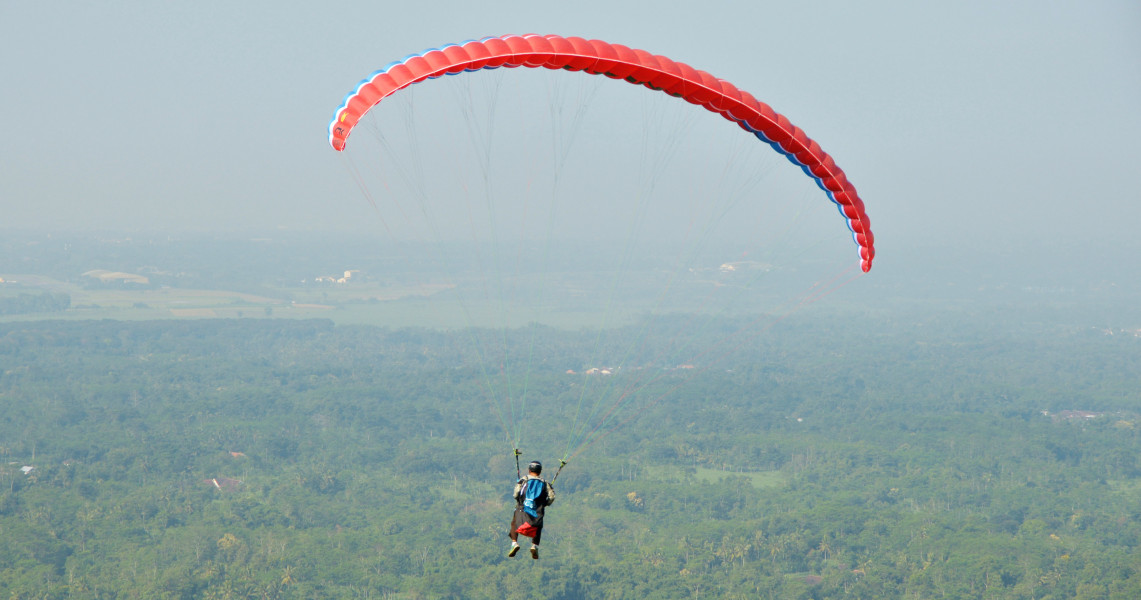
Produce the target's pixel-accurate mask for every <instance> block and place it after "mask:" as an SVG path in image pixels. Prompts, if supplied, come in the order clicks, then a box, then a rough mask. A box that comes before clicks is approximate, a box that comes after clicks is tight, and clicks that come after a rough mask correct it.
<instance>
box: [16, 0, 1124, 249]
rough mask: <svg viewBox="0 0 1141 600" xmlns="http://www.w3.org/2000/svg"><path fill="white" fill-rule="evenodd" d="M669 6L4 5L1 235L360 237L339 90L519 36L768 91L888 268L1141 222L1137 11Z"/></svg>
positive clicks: (840, 4)
mask: <svg viewBox="0 0 1141 600" xmlns="http://www.w3.org/2000/svg"><path fill="white" fill-rule="evenodd" d="M671 6H672V7H671V8H665V7H664V5H663V4H662V3H647V2H623V1H617V2H616V1H614V0H606V1H600V0H578V1H576V2H574V3H551V2H502V1H496V0H488V1H483V2H458V1H451V0H437V1H435V2H423V3H417V2H403V3H395V2H378V1H362V2H342V3H333V2H306V3H302V2H296V1H281V0H274V1H266V2H216V1H209V0H198V1H196V2H178V3H175V2H151V1H129V0H128V1H119V2H51V1H27V2H21V1H16V0H0V77H2V79H0V206H2V208H3V217H2V218H0V228H21V229H27V228H34V229H49V230H50V229H76V228H89V229H90V228H108V227H114V228H124V227H125V228H131V229H170V228H183V227H189V228H194V229H211V228H225V229H242V228H247V227H249V228H262V227H284V228H289V229H305V228H310V227H316V228H322V229H336V228H339V227H351V224H352V223H353V222H355V219H354V217H355V216H356V214H357V213H354V212H353V211H356V210H359V209H360V207H361V206H362V203H361V201H360V194H359V192H358V191H357V190H356V188H355V187H354V185H353V183H352V181H351V179H350V178H349V177H347V176H346V172H345V169H344V168H343V165H342V164H340V163H339V158H338V156H336V153H335V152H333V151H332V150H331V149H330V148H329V146H328V144H327V141H326V135H327V134H326V126H327V123H328V120H329V118H330V117H331V115H332V112H333V110H334V109H335V108H336V106H337V105H338V104H339V103H340V101H341V99H342V97H343V96H344V94H345V93H347V92H348V91H349V90H350V89H351V88H352V87H353V86H354V85H355V84H356V82H357V81H358V80H360V79H361V78H363V77H364V76H365V75H367V74H368V73H369V72H371V71H373V70H375V69H377V68H380V67H381V66H383V65H385V64H386V63H388V62H390V61H392V60H395V59H398V58H401V57H403V56H405V55H407V54H409V53H413V52H419V51H421V50H423V49H425V48H429V47H434V46H439V45H442V44H445V43H449V42H459V41H462V40H465V39H471V38H478V37H483V36H487V35H500V34H504V33H557V34H560V35H565V36H571V35H575V36H582V37H587V38H599V39H602V40H606V41H610V42H615V43H622V44H625V45H628V46H631V47H637V48H643V49H647V50H649V51H651V52H654V53H657V54H664V55H667V56H670V57H671V58H674V59H675V60H679V61H682V62H686V63H689V64H691V65H693V66H695V67H697V68H700V69H704V70H707V71H709V72H711V73H713V74H714V75H716V76H718V77H722V78H724V79H727V80H730V81H733V82H734V83H736V84H737V85H738V87H740V88H741V89H744V90H748V91H750V92H751V93H753V94H754V95H755V96H756V97H757V98H758V99H761V100H763V101H765V102H767V103H769V104H770V105H772V106H773V107H774V108H775V109H776V110H777V111H779V112H782V113H784V114H786V115H788V116H789V117H790V118H791V119H792V121H793V122H794V123H796V124H798V125H800V126H801V127H802V128H803V129H804V130H805V131H806V132H808V134H809V135H810V136H812V137H813V138H815V139H817V140H818V141H820V142H821V145H822V146H824V147H825V149H827V150H828V151H829V152H830V153H831V154H832V155H833V156H834V157H835V158H836V160H837V162H838V164H840V165H841V166H842V167H843V168H844V169H845V171H847V173H848V174H849V177H850V179H851V180H852V181H853V182H854V183H855V184H856V186H857V188H858V189H859V190H860V192H861V195H862V196H863V197H864V199H865V201H866V203H867V207H868V212H869V214H870V216H871V220H872V223H873V226H874V229H875V231H876V234H877V241H878V243H879V250H880V255H881V258H882V257H884V256H885V255H888V254H890V253H892V252H897V253H899V252H906V251H907V246H908V244H913V243H921V242H923V241H924V240H930V239H939V240H948V241H950V240H955V243H959V244H962V245H963V246H965V247H971V248H975V249H982V250H983V251H986V249H987V248H988V247H990V246H992V245H993V246H994V247H996V248H998V247H1003V245H1004V244H1011V243H1013V244H1016V245H1032V244H1041V245H1042V247H1043V252H1044V253H1047V254H1048V253H1049V252H1050V250H1049V248H1051V247H1056V246H1058V245H1059V244H1065V245H1072V244H1081V243H1083V241H1085V240H1089V241H1090V242H1094V241H1099V240H1104V239H1111V240H1114V239H1119V240H1129V239H1132V237H1133V236H1134V231H1135V229H1136V227H1137V224H1138V223H1139V222H1141V192H1138V189H1139V188H1138V185H1137V179H1138V176H1137V174H1138V167H1137V160H1136V159H1137V157H1138V156H1139V154H1141V153H1139V151H1138V150H1137V143H1138V140H1139V139H1141V116H1139V111H1138V107H1139V106H1141V3H1138V2H1136V1H1135V0H1120V1H1097V0H1093V1H1090V0H1082V1H1065V2H1042V1H1039V0H1033V1H1029V0H1028V1H1004V2H992V1H978V2H976V1H969V2H949V3H947V2H944V3H928V2H905V1H900V2H883V1H865V2H851V1H832V2H787V1H786V2H764V1H756V0H753V1H748V2H746V1H737V2H717V1H706V2H691V3H680V4H673V5H671ZM651 7H653V8H651ZM615 85H619V84H617V83H616V84H615ZM730 126H731V125H730ZM785 166H786V167H788V168H792V167H791V165H785ZM346 206H353V207H355V208H351V209H346V208H345V207H346ZM346 211H348V213H346ZM1134 260H1135V257H1134Z"/></svg>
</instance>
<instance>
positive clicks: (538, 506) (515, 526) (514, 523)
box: [507, 460, 555, 559]
mask: <svg viewBox="0 0 1141 600" xmlns="http://www.w3.org/2000/svg"><path fill="white" fill-rule="evenodd" d="M542 472H543V465H542V463H540V462H539V461H537V460H536V461H533V462H531V464H529V465H527V476H526V477H523V478H520V479H519V481H518V482H517V483H516V484H515V492H514V493H513V494H512V496H513V497H514V498H515V512H514V514H512V516H511V530H510V531H509V532H508V534H507V536H508V537H510V538H511V549H510V550H508V551H507V556H515V554H516V553H518V552H519V534H523V535H525V536H527V537H529V538H531V558H534V559H538V558H539V542H540V541H541V539H542V537H543V513H544V511H545V509H546V508H547V507H548V506H550V505H551V504H553V503H554V502H555V488H553V487H551V484H550V483H548V482H547V481H545V480H544V479H543V478H541V477H540V476H539V475H540V474H541V473H542Z"/></svg>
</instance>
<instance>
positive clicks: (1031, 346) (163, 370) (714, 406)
mask: <svg viewBox="0 0 1141 600" xmlns="http://www.w3.org/2000/svg"><path fill="white" fill-rule="evenodd" d="M726 326H732V323H726ZM894 327H895V326H893V325H892V324H891V323H885V322H878V323H872V322H869V321H868V320H864V321H862V324H860V325H856V326H852V325H841V324H840V323H839V322H833V321H831V320H830V319H829V318H820V317H819V316H816V317H813V318H812V319H805V320H803V321H793V320H789V321H787V322H786V323H784V324H782V327H780V328H777V329H774V330H773V332H772V333H771V334H770V335H767V336H765V337H761V338H757V339H753V340H750V341H749V343H748V344H743V345H742V346H741V348H740V349H739V350H738V352H736V354H735V356H734V359H733V360H732V361H731V362H732V363H733V364H730V365H726V367H727V368H726V369H724V370H720V371H713V370H710V371H707V372H705V373H702V374H699V375H695V376H693V377H692V378H691V379H690V380H689V381H688V382H687V383H686V384H685V385H682V386H680V387H678V388H677V389H676V391H675V392H674V393H672V394H669V395H667V396H666V397H665V398H664V399H662V400H661V401H660V402H656V403H649V404H646V405H644V406H643V407H642V408H640V410H641V412H640V414H639V415H638V418H636V419H633V420H632V421H630V422H629V423H628V424H626V425H625V426H623V427H621V428H618V429H616V430H615V431H614V433H612V434H610V435H609V436H606V437H603V438H602V439H600V440H599V441H598V442H597V443H595V444H594V445H592V446H590V447H589V448H588V449H587V451H586V452H584V453H583V454H582V455H581V456H579V457H577V458H576V459H575V460H573V461H572V462H571V464H570V465H569V466H568V467H567V469H566V470H565V471H564V473H563V474H562V475H560V477H559V480H558V483H557V488H558V492H559V498H558V501H557V502H556V504H555V506H554V507H552V508H551V510H550V511H549V512H548V529H547V531H546V532H545V533H544V542H543V549H542V552H543V554H542V558H541V560H539V561H537V562H535V561H531V560H530V559H529V558H527V559H522V558H515V559H507V558H506V556H505V551H506V548H507V545H506V536H505V529H506V522H507V520H508V519H509V516H510V511H511V504H510V501H509V497H508V492H509V488H510V484H511V482H512V479H513V478H514V461H513V459H512V458H511V457H510V455H509V449H508V448H506V447H505V444H504V443H503V442H502V441H501V440H502V430H501V428H500V427H499V424H498V422H497V421H496V419H495V417H494V416H493V415H492V414H491V413H490V411H489V407H488V404H487V401H486V399H485V397H484V394H483V391H482V390H483V388H482V387H481V381H480V374H479V373H478V371H477V370H476V369H471V368H469V367H468V366H467V365H466V363H465V361H464V356H463V354H462V352H460V351H459V350H458V348H459V344H456V343H455V340H454V338H453V337H452V336H453V335H462V334H460V333H457V334H448V333H441V332H435V331H428V330H397V331H390V330H383V329H375V328H368V327H334V326H333V325H332V324H331V323H329V322H325V321H288V320H262V321H254V320H217V321H195V322H184V321H168V322H137V323H124V322H116V321H100V322H87V323H64V322H38V323H23V324H4V325H0V369H2V370H0V407H2V409H3V410H2V411H0V539H2V540H3V543H0V597H20V598H23V597H38V598H238V597H242V598H245V597H256V598H316V597H340V598H386V597H388V598H504V597H506V598H567V599H570V598H606V599H611V598H614V599H619V598H639V599H641V598H684V597H702V596H706V597H723V598H757V597H762V598H770V597H771V598H814V599H824V598H840V597H855V598H878V597H899V598H904V597H907V598H911V597H915V598H926V597H955V598H980V599H981V598H1027V599H1029V598H1038V599H1041V598H1059V599H1060V598H1121V599H1123V598H1136V597H1141V562H1139V561H1138V558H1137V557H1138V556H1141V552H1138V551H1137V547H1138V545H1139V544H1141V518H1139V517H1141V495H1139V494H1138V490H1141V467H1139V465H1138V461H1137V459H1136V458H1135V457H1136V456H1137V454H1138V451H1141V435H1139V430H1141V422H1139V421H1138V415H1137V414H1136V412H1135V410H1136V399H1137V396H1136V390H1137V389H1138V383H1139V382H1138V381H1137V376H1136V375H1129V374H1130V373H1132V374H1136V373H1141V364H1138V362H1139V361H1141V352H1138V344H1139V343H1141V341H1139V340H1137V339H1136V338H1128V337H1122V336H1115V337H1107V336H1102V335H1095V334H1091V333H1090V332H1088V331H1069V332H1061V333H1059V332H1058V331H1053V330H1049V331H1047V330H1037V331H1030V332H1023V333H1019V334H1014V333H1002V332H998V333H995V332H994V331H991V334H992V335H989V336H987V337H985V338H984V337H977V338H976V337H974V336H973V333H974V332H973V330H972V329H971V327H972V326H970V325H966V326H964V325H963V324H961V323H960V324H950V323H948V324H947V325H946V328H945V329H940V327H939V326H931V327H929V328H928V330H927V333H926V334H925V336H924V338H923V340H922V343H917V342H916V338H915V336H914V334H913V333H912V332H910V331H908V332H906V333H905V332H904V329H905V327H904V325H903V324H900V325H899V326H898V327H899V330H898V331H896V330H895V329H894ZM973 327H976V328H978V329H983V328H986V327H988V326H987V325H986V324H976V325H973ZM537 334H538V335H539V337H540V338H541V340H542V341H541V343H540V344H538V347H540V348H542V349H543V350H542V353H543V354H544V355H543V356H540V357H537V364H543V365H545V366H544V367H542V368H540V369H537V370H536V373H535V375H534V379H535V380H534V381H533V382H532V385H533V386H534V389H535V390H537V391H536V392H535V393H536V394H540V395H547V394H550V395H555V396H557V395H558V394H560V393H562V390H563V389H564V387H565V385H566V384H565V380H564V379H563V378H562V365H565V364H567V363H568V362H569V361H573V360H581V359H580V358H577V357H580V356H581V355H582V354H583V353H584V350H583V347H584V344H588V343H589V338H590V336H589V335H586V334H583V333H581V332H575V333H561V332H557V331H554V330H548V329H544V330H541V331H539V332H537ZM971 340H978V341H971ZM982 340H985V341H982ZM853 349H858V352H856V351H854V350H853ZM578 364H579V363H576V365H575V366H577V365H578ZM556 404H557V403H556ZM1066 409H1083V410H1089V411H1096V412H1098V413H1101V414H1100V415H1099V416H1097V417H1095V418H1086V417H1070V418H1066V417H1064V416H1063V417H1059V416H1058V415H1059V413H1060V412H1061V411H1062V410H1066ZM1042 411H1048V412H1049V413H1050V414H1051V415H1053V418H1052V417H1050V416H1045V415H1043V414H1042ZM529 419H530V420H532V421H533V422H532V423H531V427H532V428H533V430H534V431H540V432H542V431H551V432H556V431H558V429H559V428H560V427H562V426H565V423H564V421H563V417H562V415H561V414H555V413H542V412H540V411H536V412H534V413H533V414H530V415H529ZM530 457H531V455H528V458H530ZM540 458H548V457H540ZM549 458H554V457H549ZM549 458H548V460H549ZM23 466H31V467H34V469H32V470H30V471H28V472H27V473H25V472H24V471H23V470H22V469H21V467H23Z"/></svg>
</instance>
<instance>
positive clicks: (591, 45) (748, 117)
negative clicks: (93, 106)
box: [329, 34, 875, 272]
mask: <svg viewBox="0 0 1141 600" xmlns="http://www.w3.org/2000/svg"><path fill="white" fill-rule="evenodd" d="M499 67H509V68H510V67H530V68H536V67H543V68H547V69H564V70H568V71H583V72H586V73H589V74H592V75H605V76H607V77H610V78H612V79H625V80H626V81H628V82H630V83H633V84H638V85H643V86H645V87H647V88H650V89H653V90H660V91H663V92H665V93H667V94H669V95H671V96H675V97H678V98H682V99H684V100H685V101H687V102H690V103H692V104H697V105H700V106H702V107H704V108H705V109H707V110H709V111H712V112H715V113H718V114H720V115H721V116H723V117H725V118H726V119H728V120H730V121H733V122H735V123H737V124H738V125H740V126H741V127H742V128H744V129H746V130H747V131H749V132H751V133H753V134H755V135H756V136H757V137H758V138H760V139H761V140H763V141H764V142H766V143H768V144H770V145H771V146H772V147H773V148H774V149H775V150H777V151H778V152H780V153H781V154H784V155H785V156H786V157H787V158H788V159H789V160H790V161H792V162H793V163H794V164H796V165H798V166H799V167H801V168H802V169H803V170H804V172H805V173H806V174H807V175H808V176H810V177H812V178H813V179H815V180H816V183H817V185H819V186H820V187H821V189H823V190H824V191H825V192H826V193H827V194H828V197H829V198H830V199H831V200H832V201H833V202H834V203H836V205H837V207H838V208H839V209H840V212H841V213H842V214H843V215H844V217H845V219H846V220H847V223H848V228H849V229H851V231H852V235H853V238H854V239H855V241H856V244H857V245H858V246H859V251H860V266H861V268H862V269H863V271H865V272H867V271H868V270H870V269H871V267H872V259H873V258H874V257H875V246H874V239H875V238H874V236H873V235H872V231H871V224H870V222H869V220H868V215H867V213H866V212H865V210H864V203H863V201H862V200H861V199H860V196H859V194H858V193H857V192H856V188H855V187H854V186H853V185H852V184H851V182H849V181H848V178H847V176H846V175H845V174H844V171H843V170H841V169H840V167H838V166H836V163H835V161H833V160H832V157H831V156H829V155H828V153H826V152H824V150H823V149H821V148H820V145H819V144H817V143H816V142H814V141H813V140H811V139H809V137H808V136H807V135H805V134H804V132H803V131H801V130H800V128H798V127H796V126H795V125H793V124H792V123H790V122H789V121H788V119H787V118H785V117H784V116H783V115H780V114H778V113H776V112H775V111H773V109H772V108H770V107H769V106H768V105H767V104H765V103H763V102H760V101H758V100H757V99H756V98H754V97H753V96H752V95H751V94H749V93H748V92H745V91H742V90H739V89H737V87H736V86H734V85H733V84H731V83H729V82H727V81H724V80H721V79H718V78H716V77H714V76H712V75H710V74H709V73H706V72H705V71H699V70H696V69H694V68H693V67H690V66H689V65H687V64H685V63H680V62H675V61H673V60H670V59H669V58H666V57H664V56H659V55H654V54H650V53H649V52H646V51H644V50H636V49H631V48H628V47H626V46H622V45H619V44H609V43H606V42H602V41H599V40H586V39H583V38H577V37H561V36H557V35H536V34H528V35H505V36H500V37H489V38H484V39H482V40H471V41H467V42H464V43H462V44H453V45H448V46H444V47H441V48H433V49H430V50H427V51H425V52H423V53H420V54H416V55H412V56H409V57H407V58H405V59H404V60H402V61H398V62H394V63H392V64H390V65H388V66H387V67H385V68H384V69H381V70H379V71H376V72H375V73H373V74H371V75H370V76H369V77H368V78H367V79H365V80H363V81H361V82H360V84H358V85H357V87H356V89H354V90H353V91H352V92H351V93H350V94H349V95H348V96H346V97H345V100H344V102H343V103H342V104H341V106H340V107H339V108H338V109H337V111H336V113H335V114H334V116H333V120H332V121H331V122H330V123H329V143H330V144H331V145H332V146H333V148H334V149H336V150H338V151H341V150H344V148H345V144H346V141H347V139H348V137H349V134H350V133H352V130H353V127H354V126H355V125H356V124H357V122H358V121H360V119H361V117H362V116H364V114H365V113H366V112H368V110H369V109H370V108H372V107H373V106H375V105H376V104H377V103H379V102H380V101H381V100H383V99H384V98H386V97H388V96H390V95H392V94H394V93H395V92H397V91H399V90H401V89H404V88H406V87H408V86H410V85H412V84H414V83H419V82H421V81H424V80H426V79H434V78H437V77H441V76H443V75H456V74H459V73H463V72H466V71H476V70H479V69H495V68H499Z"/></svg>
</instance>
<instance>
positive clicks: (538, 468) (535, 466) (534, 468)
mask: <svg viewBox="0 0 1141 600" xmlns="http://www.w3.org/2000/svg"><path fill="white" fill-rule="evenodd" d="M527 472H528V473H534V474H536V475H538V474H539V473H542V472H543V463H541V462H539V461H537V460H533V461H531V464H529V465H527Z"/></svg>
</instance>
